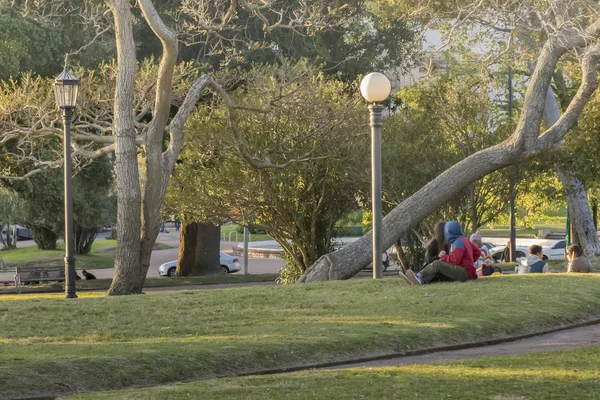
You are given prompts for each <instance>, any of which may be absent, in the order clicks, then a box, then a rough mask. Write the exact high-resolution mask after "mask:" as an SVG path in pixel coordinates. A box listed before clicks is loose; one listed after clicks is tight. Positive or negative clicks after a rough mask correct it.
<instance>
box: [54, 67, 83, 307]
mask: <svg viewBox="0 0 600 400" xmlns="http://www.w3.org/2000/svg"><path fill="white" fill-rule="evenodd" d="M78 88H79V79H77V78H76V77H75V75H73V74H71V73H70V72H69V70H68V69H65V70H64V71H63V72H62V73H61V74H60V75H59V76H58V77H57V78H56V80H55V81H54V94H55V95H56V104H57V105H58V107H59V108H60V109H61V110H62V111H63V122H64V129H65V132H64V140H63V146H64V152H65V161H64V163H65V168H64V170H65V297H66V298H68V299H75V298H77V294H76V293H75V280H76V276H77V275H76V272H75V255H74V254H75V252H74V245H75V237H74V235H73V190H72V189H71V186H72V178H71V177H72V175H73V167H72V161H71V119H72V118H73V109H74V108H75V104H76V102H77V89H78Z"/></svg>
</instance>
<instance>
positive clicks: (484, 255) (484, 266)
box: [469, 232, 494, 276]
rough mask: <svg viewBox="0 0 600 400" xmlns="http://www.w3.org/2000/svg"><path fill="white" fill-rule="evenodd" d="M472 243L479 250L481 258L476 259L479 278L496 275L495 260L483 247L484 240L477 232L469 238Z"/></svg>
mask: <svg viewBox="0 0 600 400" xmlns="http://www.w3.org/2000/svg"><path fill="white" fill-rule="evenodd" d="M469 240H470V241H471V243H472V244H473V245H474V246H475V247H477V248H478V249H479V252H480V254H479V257H478V258H477V259H475V263H474V264H475V269H476V270H477V276H488V275H492V274H493V273H494V267H493V265H492V264H494V259H493V258H492V256H490V254H489V253H488V251H487V249H486V248H485V247H484V246H483V240H482V238H481V234H480V233H479V232H475V233H474V234H472V235H471V237H469Z"/></svg>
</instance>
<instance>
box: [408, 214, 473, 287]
mask: <svg viewBox="0 0 600 400" xmlns="http://www.w3.org/2000/svg"><path fill="white" fill-rule="evenodd" d="M444 236H445V238H446V241H447V242H448V243H450V245H451V247H450V254H446V252H445V251H444V250H442V251H441V252H440V254H439V256H440V259H439V260H436V261H434V262H432V263H431V264H429V265H428V266H426V267H425V268H423V269H422V270H421V272H419V273H417V274H415V273H414V272H413V271H411V270H410V269H409V270H407V271H406V274H405V273H403V272H402V271H400V277H402V278H403V279H404V280H406V281H407V282H408V283H410V284H411V285H423V284H426V283H430V282H433V281H459V282H466V281H468V280H470V279H477V272H476V271H475V267H474V265H473V260H474V258H479V254H480V250H479V249H478V248H477V247H475V246H474V245H473V244H472V243H471V242H469V241H468V240H467V238H466V237H465V236H464V235H463V232H462V229H461V227H460V224H459V223H458V222H456V221H448V222H446V226H445V227H444Z"/></svg>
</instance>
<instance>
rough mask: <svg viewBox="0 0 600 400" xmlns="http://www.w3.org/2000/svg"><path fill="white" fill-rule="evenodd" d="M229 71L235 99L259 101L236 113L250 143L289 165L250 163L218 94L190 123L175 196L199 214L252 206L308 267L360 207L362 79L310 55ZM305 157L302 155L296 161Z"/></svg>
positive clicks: (178, 205)
mask: <svg viewBox="0 0 600 400" xmlns="http://www.w3.org/2000/svg"><path fill="white" fill-rule="evenodd" d="M221 79H223V80H224V79H228V81H229V82H232V81H233V82H236V81H237V82H239V83H240V85H238V89H237V90H236V91H234V93H233V98H234V100H235V101H236V103H238V104H241V105H242V107H252V108H253V110H244V109H243V108H242V109H241V110H240V111H239V114H238V116H237V120H236V123H237V126H238V127H239V131H238V132H237V133H238V134H239V135H241V140H242V141H243V144H244V147H245V149H246V150H247V152H248V153H249V154H252V155H254V157H256V159H260V160H264V159H267V158H268V159H269V160H270V161H271V162H272V163H273V164H278V165H284V164H288V163H289V165H287V166H286V167H285V168H255V167H253V166H251V165H249V162H248V160H247V159H245V158H244V157H242V156H241V155H240V153H239V151H238V150H237V148H236V146H237V145H236V143H237V142H236V140H240V139H236V137H235V135H234V134H235V131H232V129H231V127H230V123H231V121H230V119H229V117H230V116H229V114H228V112H227V109H226V107H225V106H224V105H223V104H220V103H218V102H217V104H216V105H215V107H214V108H213V109H212V110H210V112H209V111H202V112H199V113H198V114H197V115H196V116H195V117H194V118H193V119H192V120H191V121H190V123H189V124H188V131H187V137H186V145H185V147H184V150H183V152H182V154H181V157H180V163H179V164H178V165H177V166H176V170H175V174H174V176H173V178H172V180H171V185H170V187H169V193H168V194H167V206H168V207H171V208H172V209H175V210H177V212H178V213H179V214H181V215H182V216H183V218H188V217H192V216H193V217H194V218H199V219H200V220H202V219H205V218H231V217H232V216H236V215H237V216H238V218H239V216H241V215H252V216H253V218H254V219H255V220H256V221H258V222H259V223H260V224H261V226H263V227H264V228H265V230H266V232H267V233H268V234H269V235H271V236H272V237H273V238H274V239H275V240H277V242H278V243H279V244H280V245H281V246H282V247H283V249H284V251H285V252H286V253H287V254H288V256H289V257H290V260H292V259H293V260H294V263H295V268H298V269H299V270H301V271H304V270H305V269H306V268H308V266H310V265H311V263H312V262H313V261H315V260H316V259H317V258H318V257H319V256H321V255H323V254H326V253H328V252H329V251H330V250H331V249H332V243H331V234H332V228H333V225H334V224H335V222H336V221H337V220H339V219H340V218H341V217H342V216H343V215H345V214H346V213H347V212H348V210H350V209H352V208H355V205H354V202H355V192H356V188H357V185H360V184H361V182H363V181H364V180H365V179H368V172H367V165H368V164H367V162H368V150H367V149H368V136H366V135H365V133H366V127H365V123H366V121H368V118H367V117H366V115H365V114H366V113H365V111H366V107H363V106H362V105H361V104H360V101H359V99H358V97H357V91H356V89H355V88H352V90H349V89H351V88H349V87H348V86H347V85H345V84H343V83H341V82H338V81H333V80H329V79H327V78H325V77H324V76H323V75H322V74H320V73H318V71H316V70H315V69H314V68H312V67H310V66H308V65H307V63H299V64H294V65H289V64H287V63H286V64H284V65H282V66H281V67H276V66H257V67H255V68H254V69H252V70H251V71H249V72H239V73H238V75H234V76H231V75H230V76H228V77H221ZM349 93H352V95H350V94H349ZM260 108H263V109H269V111H268V112H257V111H256V110H255V109H260ZM265 111H266V110H265ZM298 159H300V160H302V159H304V161H301V162H291V163H290V161H291V160H298Z"/></svg>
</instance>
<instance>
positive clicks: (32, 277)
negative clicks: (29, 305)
mask: <svg viewBox="0 0 600 400" xmlns="http://www.w3.org/2000/svg"><path fill="white" fill-rule="evenodd" d="M64 280H65V269H64V267H46V268H19V267H17V268H15V287H16V288H17V292H18V293H21V286H23V284H25V283H33V282H35V283H39V282H64Z"/></svg>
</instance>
